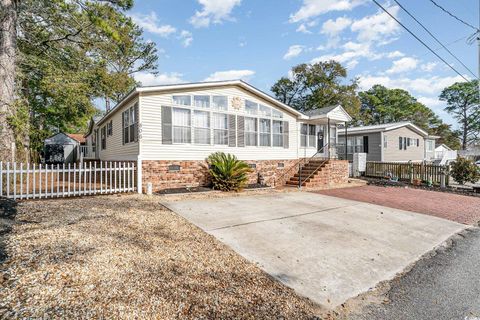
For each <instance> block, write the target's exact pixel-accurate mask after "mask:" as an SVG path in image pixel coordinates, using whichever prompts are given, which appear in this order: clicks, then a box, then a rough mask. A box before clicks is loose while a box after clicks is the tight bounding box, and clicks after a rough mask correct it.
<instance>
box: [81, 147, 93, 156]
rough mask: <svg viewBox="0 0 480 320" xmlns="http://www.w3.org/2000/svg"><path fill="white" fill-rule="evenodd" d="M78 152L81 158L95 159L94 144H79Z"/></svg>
mask: <svg viewBox="0 0 480 320" xmlns="http://www.w3.org/2000/svg"><path fill="white" fill-rule="evenodd" d="M80 154H81V157H82V158H83V159H95V146H80Z"/></svg>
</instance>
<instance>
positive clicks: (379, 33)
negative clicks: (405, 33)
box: [351, 6, 400, 44]
mask: <svg viewBox="0 0 480 320" xmlns="http://www.w3.org/2000/svg"><path fill="white" fill-rule="evenodd" d="M388 11H389V12H390V13H391V14H392V15H393V16H394V17H396V16H397V15H398V11H399V7H398V6H393V7H390V8H389V9H388ZM351 30H352V31H353V32H358V37H357V40H358V41H360V42H364V41H368V42H373V41H376V42H383V43H384V44H386V43H387V42H385V41H388V40H389V38H391V36H392V35H394V34H396V33H398V32H399V31H400V26H399V25H398V23H397V22H396V21H395V20H393V19H392V18H391V17H390V16H389V15H388V14H387V13H385V12H383V11H378V12H377V13H376V14H374V15H371V16H366V17H364V18H362V19H359V20H355V21H354V22H353V23H352V26H351Z"/></svg>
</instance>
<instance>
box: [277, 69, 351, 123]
mask: <svg viewBox="0 0 480 320" xmlns="http://www.w3.org/2000/svg"><path fill="white" fill-rule="evenodd" d="M357 88H358V81H357V79H353V80H347V70H346V69H345V68H344V67H343V66H342V65H341V64H340V63H338V62H336V61H333V60H332V61H324V62H318V63H315V64H300V65H298V66H295V67H293V68H292V70H291V74H290V76H289V77H282V78H281V79H280V80H278V81H277V82H276V83H275V84H274V85H273V86H272V88H271V90H272V92H273V93H274V94H275V96H276V98H277V99H278V100H280V101H282V102H283V103H286V104H288V105H289V106H292V107H293V108H295V109H297V110H300V111H309V110H315V109H319V108H322V107H329V106H332V105H338V104H339V105H341V106H343V107H344V108H345V109H346V111H347V112H348V113H350V114H351V115H356V114H357V113H358V111H359V107H360V100H359V99H358V96H357V94H356V90H357Z"/></svg>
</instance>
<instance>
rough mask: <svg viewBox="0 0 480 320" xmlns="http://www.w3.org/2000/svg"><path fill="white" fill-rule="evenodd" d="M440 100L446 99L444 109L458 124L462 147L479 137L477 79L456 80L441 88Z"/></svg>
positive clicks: (479, 119)
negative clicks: (467, 80)
mask: <svg viewBox="0 0 480 320" xmlns="http://www.w3.org/2000/svg"><path fill="white" fill-rule="evenodd" d="M440 100H442V101H446V102H447V106H446V107H445V111H447V112H448V113H450V114H451V115H452V116H453V117H454V118H455V119H456V120H457V121H458V124H459V125H460V132H461V140H462V149H463V150H465V149H466V148H467V146H468V145H469V144H473V143H476V142H478V141H479V139H480V105H479V103H480V97H479V92H478V81H477V80H473V81H470V82H457V83H454V84H453V85H451V86H449V87H447V88H445V89H443V91H442V93H441V94H440Z"/></svg>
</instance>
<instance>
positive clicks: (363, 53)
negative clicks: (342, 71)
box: [311, 41, 383, 69]
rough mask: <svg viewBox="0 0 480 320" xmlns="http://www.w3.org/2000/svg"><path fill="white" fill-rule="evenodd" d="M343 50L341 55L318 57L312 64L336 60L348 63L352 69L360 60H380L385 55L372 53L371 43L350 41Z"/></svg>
mask: <svg viewBox="0 0 480 320" xmlns="http://www.w3.org/2000/svg"><path fill="white" fill-rule="evenodd" d="M342 48H343V49H344V51H343V52H342V53H340V54H326V55H323V56H320V57H317V58H315V59H313V60H312V61H311V63H317V62H320V61H326V60H335V61H338V62H340V63H346V64H347V67H349V68H350V69H351V68H353V67H355V66H356V65H357V64H358V62H359V61H358V59H359V58H366V59H368V60H377V59H380V58H381V57H382V56H383V55H382V54H377V53H375V52H372V50H371V47H370V44H369V43H358V42H352V41H349V42H347V43H345V44H344V45H343V46H342Z"/></svg>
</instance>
